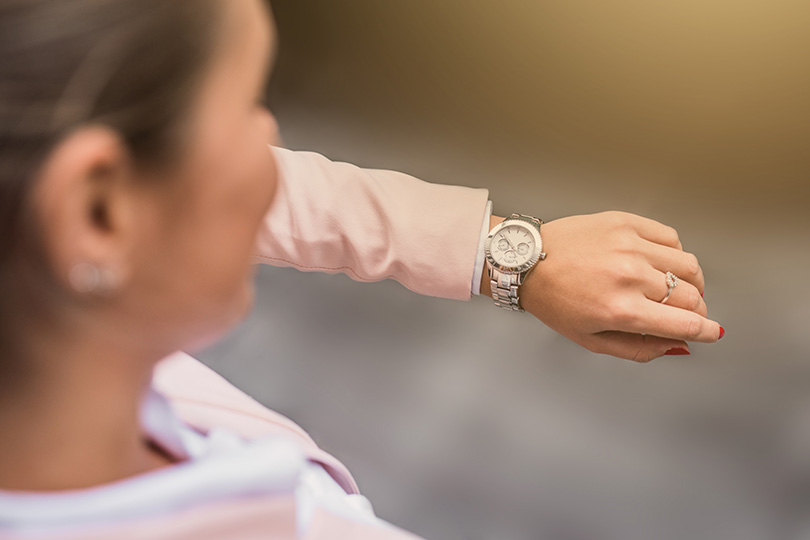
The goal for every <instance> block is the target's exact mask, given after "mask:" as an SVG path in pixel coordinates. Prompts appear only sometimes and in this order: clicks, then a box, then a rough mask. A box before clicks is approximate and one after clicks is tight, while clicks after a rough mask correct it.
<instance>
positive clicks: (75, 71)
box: [0, 0, 216, 350]
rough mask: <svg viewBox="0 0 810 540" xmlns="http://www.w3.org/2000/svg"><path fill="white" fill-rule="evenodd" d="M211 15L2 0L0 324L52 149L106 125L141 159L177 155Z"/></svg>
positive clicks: (168, 1)
mask: <svg viewBox="0 0 810 540" xmlns="http://www.w3.org/2000/svg"><path fill="white" fill-rule="evenodd" d="M215 21H216V5H215V2H214V1H213V0H0V326H5V324H3V322H4V321H3V320H2V319H4V318H6V317H9V316H10V314H9V313H8V305H6V302H5V301H4V297H5V298H6V299H7V298H8V296H9V294H7V293H9V292H10V291H11V290H13V289H14V287H15V285H14V284H13V283H11V282H12V281H14V280H15V278H14V277H13V275H12V273H10V267H11V266H12V263H13V262H14V261H15V259H18V258H19V256H21V255H23V254H24V253H27V252H28V251H29V250H30V248H31V247H32V246H31V244H35V243H36V235H33V234H32V229H33V228H34V226H35V223H32V222H31V217H30V214H31V211H30V208H29V207H28V195H29V194H30V193H31V187H32V182H33V181H34V178H35V177H36V173H37V170H38V168H39V166H40V165H41V164H42V162H43V160H44V159H45V157H46V156H47V155H48V153H49V151H50V150H51V149H52V148H53V147H54V145H55V144H56V143H57V142H58V141H59V140H60V139H61V138H63V137H64V136H65V135H66V134H68V133H69V132H70V131H71V130H74V129H76V128H77V127H79V126H81V125H85V124H102V125H105V126H107V127H109V128H111V129H113V130H115V131H116V132H117V133H118V134H119V135H120V136H121V138H122V139H123V140H124V141H125V142H126V144H127V145H128V146H129V148H130V150H131V152H132V155H133V157H134V159H135V163H136V164H138V165H145V164H160V163H165V162H166V161H168V160H170V159H171V158H172V157H173V156H176V155H177V154H178V151H179V149H178V143H179V141H180V140H182V138H181V137H179V136H178V135H179V133H180V131H181V130H182V128H183V120H184V119H185V117H186V112H187V110H188V107H187V106H188V105H189V102H190V101H192V97H193V96H194V89H195V87H197V86H198V84H197V83H198V82H199V80H200V78H201V76H202V74H203V73H204V67H205V65H206V62H207V61H208V60H209V57H210V56H211V55H212V49H213V46H214V43H215V39H214V37H215V36H214V34H215V31H216V24H215ZM33 247H34V248H35V247H36V246H33ZM0 333H2V329H1V328H0ZM1 341H2V339H0V342H1ZM1 345H2V343H0V350H2V347H1Z"/></svg>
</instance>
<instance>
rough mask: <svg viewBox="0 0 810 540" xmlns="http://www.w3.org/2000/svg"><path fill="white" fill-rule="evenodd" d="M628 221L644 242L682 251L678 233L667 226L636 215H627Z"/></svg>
mask: <svg viewBox="0 0 810 540" xmlns="http://www.w3.org/2000/svg"><path fill="white" fill-rule="evenodd" d="M628 219H629V220H630V223H631V224H632V225H633V228H634V229H635V230H636V232H637V233H638V235H639V236H640V237H642V238H644V239H645V240H649V241H650V242H655V243H656V244H661V245H662V246H668V247H671V248H674V249H683V245H682V244H681V239H680V237H679V236H678V231H676V230H675V229H673V228H672V227H670V226H669V225H664V224H663V223H660V222H658V221H655V220H654V219H649V218H645V217H642V216H638V215H636V214H629V218H628Z"/></svg>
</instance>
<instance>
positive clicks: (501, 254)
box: [484, 220, 542, 272]
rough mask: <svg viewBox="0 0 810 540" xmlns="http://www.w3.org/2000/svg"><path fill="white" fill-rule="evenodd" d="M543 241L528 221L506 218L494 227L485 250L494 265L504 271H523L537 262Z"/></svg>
mask: <svg viewBox="0 0 810 540" xmlns="http://www.w3.org/2000/svg"><path fill="white" fill-rule="evenodd" d="M540 251H542V242H541V240H540V234H539V233H538V232H537V229H535V228H534V227H532V226H531V225H529V224H528V223H522V222H520V221H509V220H506V221H504V222H502V223H501V224H500V225H498V226H496V227H495V228H493V229H492V231H491V232H490V234H489V236H488V237H487V240H486V242H485V244H484V252H485V254H486V257H487V259H488V260H489V261H490V262H491V263H492V265H493V266H495V267H496V268H498V269H499V270H502V271H508V272H523V271H525V270H528V269H529V268H531V267H532V266H534V264H535V263H536V262H537V260H538V259H539V257H540Z"/></svg>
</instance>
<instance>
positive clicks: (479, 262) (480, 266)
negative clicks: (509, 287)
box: [470, 201, 492, 296]
mask: <svg viewBox="0 0 810 540" xmlns="http://www.w3.org/2000/svg"><path fill="white" fill-rule="evenodd" d="M490 216H492V201H487V207H486V210H484V222H483V223H482V224H481V236H480V238H479V239H478V254H477V255H476V256H475V270H474V272H473V278H472V283H471V284H470V290H471V291H472V294H473V296H480V295H481V274H483V272H484V241H485V240H486V239H487V235H488V234H489V218H490Z"/></svg>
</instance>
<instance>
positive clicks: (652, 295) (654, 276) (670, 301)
mask: <svg viewBox="0 0 810 540" xmlns="http://www.w3.org/2000/svg"><path fill="white" fill-rule="evenodd" d="M649 271H650V277H649V278H648V279H646V280H645V290H644V296H645V297H647V298H648V299H649V300H652V301H653V302H657V303H659V304H660V303H662V302H663V301H664V298H666V297H667V292H668V291H669V285H667V280H666V274H664V273H662V272H659V271H658V270H654V269H652V268H650V270H649ZM666 305H668V306H675V307H679V308H681V309H686V310H689V311H693V312H695V313H697V314H698V315H702V316H703V317H705V316H706V315H707V314H708V310H707V308H706V302H704V301H703V297H702V296H701V295H700V291H699V290H698V289H697V287H695V286H694V285H692V284H691V283H687V282H686V281H682V280H678V284H677V285H676V286H675V287H674V288H673V289H672V292H671V293H670V294H669V298H667V302H666Z"/></svg>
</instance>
